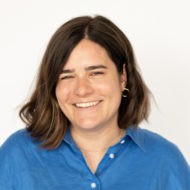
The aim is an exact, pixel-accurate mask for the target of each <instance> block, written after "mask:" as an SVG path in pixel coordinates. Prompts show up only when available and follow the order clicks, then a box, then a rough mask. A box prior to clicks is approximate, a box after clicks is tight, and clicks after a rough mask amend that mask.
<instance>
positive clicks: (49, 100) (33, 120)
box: [19, 16, 150, 149]
mask: <svg viewBox="0 0 190 190" xmlns="http://www.w3.org/2000/svg"><path fill="white" fill-rule="evenodd" d="M82 39H89V40H91V41H93V42H96V43H98V44H99V45H101V46H102V47H104V48H105V49H106V50H107V53H108V55H109V56H110V58H111V59H112V61H113V62H114V63H115V65H116V67H117V70H118V73H120V74H121V73H122V72H123V64H125V65H126V67H125V68H126V73H127V84H126V88H128V89H129V92H128V93H127V97H126V98H124V97H122V100H121V104H120V107H119V116H118V125H119V127H120V128H127V127H129V126H130V125H133V124H135V125H138V124H139V123H140V122H141V121H142V120H144V119H145V120H147V119H148V115H149V108H150V100H149V95H150V91H149V89H148V88H147V86H146V85H145V83H144V82H143V80H142V78H141V76H140V74H139V72H138V69H137V65H136V61H135V57H134V53H133V49H132V46H131V44H130V42H129V40H128V39H127V37H126V36H125V34H124V33H123V32H122V31H121V30H120V29H119V28H118V27H117V26H116V25H115V24H114V23H112V22H111V21H110V20H108V19H107V18H105V17H103V16H95V17H94V18H93V17H90V16H81V17H76V18H74V19H71V20H69V21H68V22H66V23H65V24H63V25H62V26H61V27H60V28H58V30H57V31H56V32H55V34H54V35H53V36H52V38H51V40H50V42H49V44H48V46H47V49H46V51H45V54H44V56H43V59H42V63H41V65H40V68H39V73H38V78H37V83H36V87H35V90H34V92H33V94H32V95H31V97H30V99H29V101H28V102H27V103H26V104H25V105H24V106H23V107H22V108H21V110H20V113H19V115H20V118H21V119H22V120H23V121H24V122H25V123H26V125H27V130H28V131H29V132H30V135H31V136H32V137H35V139H36V141H42V143H41V147H43V148H46V149H53V148H56V147H58V146H59V144H60V143H61V142H62V140H63V137H64V135H65V132H66V129H67V127H68V125H69V120H68V119H67V118H66V116H65V115H64V113H63V112H62V111H61V109H60V107H59V104H58V102H57V99H56V95H55V88H56V85H57V81H58V77H59V75H60V73H61V71H62V69H63V67H64V65H65V63H66V62H67V59H68V57H69V55H70V53H71V52H72V50H73V48H74V47H75V46H76V45H77V44H78V43H79V42H80V41H81V40H82Z"/></svg>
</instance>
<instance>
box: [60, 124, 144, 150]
mask: <svg viewBox="0 0 190 190" xmlns="http://www.w3.org/2000/svg"><path fill="white" fill-rule="evenodd" d="M127 136H129V137H130V138H131V139H132V141H133V142H134V143H135V144H136V145H137V146H138V147H139V148H141V149H142V150H143V151H144V152H145V151H146V150H145V146H144V133H143V132H142V129H141V128H139V127H138V126H136V125H132V126H130V127H128V128H127V131H126V134H125V136H124V137H123V138H122V139H125V138H126V137H127ZM63 140H64V141H65V142H66V143H67V144H69V145H71V146H74V147H77V145H76V143H75V142H74V140H73V138H72V136H71V133H70V129H69V127H67V131H66V133H65V136H64V139H63Z"/></svg>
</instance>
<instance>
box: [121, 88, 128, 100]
mask: <svg viewBox="0 0 190 190" xmlns="http://www.w3.org/2000/svg"><path fill="white" fill-rule="evenodd" d="M124 91H127V92H129V89H128V88H124V90H123V92H124ZM122 96H123V97H124V98H126V97H127V95H125V94H122Z"/></svg>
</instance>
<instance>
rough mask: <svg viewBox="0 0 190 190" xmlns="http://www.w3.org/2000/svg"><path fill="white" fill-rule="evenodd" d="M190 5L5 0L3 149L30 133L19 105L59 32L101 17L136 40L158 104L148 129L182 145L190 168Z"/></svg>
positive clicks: (0, 42) (0, 75) (138, 0)
mask: <svg viewBox="0 0 190 190" xmlns="http://www.w3.org/2000/svg"><path fill="white" fill-rule="evenodd" d="M189 10H190V1H189V0H178V1H177V0H157V1H155V0H143V1H142V0H117V1H115V0H113V1H111V0H94V1H92V0H80V1H77V0H75V1H74V0H68V1H64V0H54V1H53V0H30V1H29V0H16V1H14V0H0V90H1V91H0V122H1V125H0V134H1V135H0V144H2V143H3V142H4V141H5V140H6V138H7V137H8V136H10V135H11V134H12V133H13V132H14V131H16V130H18V129H20V128H23V127H24V124H23V123H22V122H21V121H20V119H19V117H18V110H19V106H20V105H22V103H23V102H24V101H25V100H26V98H27V97H28V96H29V94H30V93H31V88H32V84H33V82H34V78H35V76H36V71H37V69H38V66H39V64H40V61H41V58H42V56H43V53H44V50H45V48H46V45H47V43H48V41H49V39H50V37H51V36H52V34H53V33H54V32H55V30H56V29H57V28H58V27H59V26H60V25H61V24H63V23H64V22H65V21H67V20H68V19H71V18H73V17H75V16H81V15H91V16H93V15H95V14H101V15H104V16H106V17H108V18H109V19H111V20H112V21H113V22H114V23H116V24H117V25H118V26H119V27H120V28H121V29H122V30H123V31H124V32H125V34H126V35H127V36H128V38H129V39H130V41H131V43H132V45H133V47H134V50H135V54H136V57H137V61H138V64H139V67H140V68H141V73H142V75H143V77H144V80H145V82H146V83H147V85H148V86H149V88H150V89H151V91H152V93H153V94H154V97H155V99H156V102H157V106H156V105H155V104H154V103H153V105H152V112H151V115H150V121H149V123H148V124H147V123H143V124H142V125H141V126H142V127H144V128H147V129H149V130H151V131H155V132H157V133H159V134H161V135H162V136H164V137H165V138H167V139H168V140H170V141H172V142H174V143H175V144H176V145H177V146H178V147H179V148H180V150H181V151H182V153H183V154H184V156H185V158H186V159H187V160H188V162H189V163H190V148H189V147H190V11H189Z"/></svg>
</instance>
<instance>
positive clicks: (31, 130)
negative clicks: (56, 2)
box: [0, 16, 190, 190]
mask: <svg viewBox="0 0 190 190" xmlns="http://www.w3.org/2000/svg"><path fill="white" fill-rule="evenodd" d="M149 96H150V91H149V90H148V88H147V86H146V85H145V83H144V82H143V80H142V78H141V76H140V74H139V72H138V70H137V65H136V63H135V59H134V55H133V50H132V47H131V45H130V42H129V40H128V39H127V37H126V36H125V35H124V34H123V32H122V31H121V30H120V29H119V28H118V27H117V26H116V25H115V24H113V23H112V22H111V21H110V20H108V19H107V18H105V17H102V16H96V17H94V18H92V17H88V16H84V17H77V18H74V19H72V20H70V21H68V22H67V23H65V24H64V25H62V26H61V27H60V28H59V29H58V30H57V31H56V33H55V34H54V35H53V37H52V38H51V40H50V42H49V44H48V47H47V49H46V52H45V54H44V57H43V60H42V63H41V67H40V69H39V74H38V79H37V84H36V88H35V90H34V92H33V94H32V96H31V98H30V100H29V101H28V102H27V103H26V104H25V105H24V106H23V107H22V109H21V110H20V117H21V119H22V120H23V121H24V122H25V123H26V125H27V128H26V130H25V129H23V130H19V131H18V132H16V133H15V134H13V135H12V136H11V137H9V138H8V140H7V141H6V142H5V143H4V144H3V146H2V147H1V150H0V189H1V190H4V189H6V190H9V189H14V190H17V189H19V190H22V189H24V190H26V189H27V190H34V189H35V190H36V189H37V190H38V189H47V190H48V189H56V190H59V189H65V190H68V189H77V190H80V189H81V190H85V189H101V190H108V189H109V190H112V189H113V190H120V189H121V190H124V189H130V190H137V189H138V190H139V189H141V190H165V189H168V190H171V189H177V190H182V189H183V190H187V189H190V169H189V166H188V164H187V162H186V161H185V159H184V157H183V155H182V154H181V152H180V151H179V150H178V148H177V147H176V146H175V145H174V144H172V143H171V142H168V141H167V140H166V139H164V138H163V137H161V136H159V135H157V134H155V133H152V132H150V131H148V130H144V129H141V128H139V127H138V125H139V123H140V122H142V121H143V120H147V119H148V115H149Z"/></svg>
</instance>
